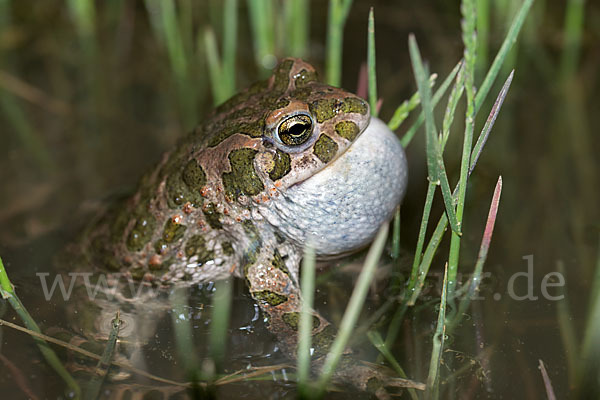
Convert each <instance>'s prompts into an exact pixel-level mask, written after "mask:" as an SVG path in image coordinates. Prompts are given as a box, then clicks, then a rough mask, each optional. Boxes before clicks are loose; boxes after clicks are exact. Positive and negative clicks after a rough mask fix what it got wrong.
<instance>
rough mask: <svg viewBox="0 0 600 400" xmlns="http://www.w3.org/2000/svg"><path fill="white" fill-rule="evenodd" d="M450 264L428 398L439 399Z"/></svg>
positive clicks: (434, 347) (435, 340)
mask: <svg viewBox="0 0 600 400" xmlns="http://www.w3.org/2000/svg"><path fill="white" fill-rule="evenodd" d="M448 284H449V282H448V265H446V268H445V270H444V283H443V289H442V297H441V299H440V311H439V313H438V320H437V327H436V329H435V333H434V335H433V340H432V341H433V349H432V351H431V359H430V362H429V375H428V376H427V392H426V397H427V398H428V399H437V398H438V397H439V395H438V393H439V374H440V366H441V364H442V353H443V352H444V337H445V335H446V323H445V321H446V301H447V296H448Z"/></svg>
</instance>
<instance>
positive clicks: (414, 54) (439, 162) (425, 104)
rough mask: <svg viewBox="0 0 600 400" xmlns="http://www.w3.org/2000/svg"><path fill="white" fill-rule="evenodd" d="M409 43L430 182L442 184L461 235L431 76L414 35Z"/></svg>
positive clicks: (448, 209)
mask: <svg viewBox="0 0 600 400" xmlns="http://www.w3.org/2000/svg"><path fill="white" fill-rule="evenodd" d="M408 43H409V51H410V59H411V62H412V65H413V71H414V74H415V80H416V81H417V85H418V87H419V96H420V97H421V107H422V108H423V112H424V115H425V133H426V135H425V138H426V141H425V143H426V147H427V169H428V171H429V177H428V179H429V181H430V182H435V183H436V185H437V184H439V185H440V187H441V190H442V195H443V198H444V204H445V205H446V213H447V214H448V219H449V221H450V226H451V227H452V230H453V231H454V232H455V233H456V234H458V235H460V224H459V222H458V220H457V218H456V214H455V212H454V204H453V201H452V194H451V192H450V185H449V183H448V177H447V175H446V168H445V167H444V160H443V159H442V153H441V151H440V144H439V140H438V135H437V132H436V131H437V129H436V127H435V120H434V116H433V105H432V103H431V89H430V88H429V84H428V82H427V76H429V73H428V71H427V68H426V67H425V66H424V65H423V62H422V60H421V54H420V52H419V48H418V46H417V41H416V39H415V37H414V35H410V36H409V39H408Z"/></svg>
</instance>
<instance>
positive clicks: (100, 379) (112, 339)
mask: <svg viewBox="0 0 600 400" xmlns="http://www.w3.org/2000/svg"><path fill="white" fill-rule="evenodd" d="M119 317H120V312H119V311H117V314H116V316H115V319H114V320H113V321H112V327H111V330H110V334H109V336H108V341H107V342H106V347H105V348H104V353H103V354H102V358H101V359H100V360H99V361H98V364H97V365H96V370H95V375H94V377H93V378H92V379H91V380H90V383H89V385H88V386H87V390H86V391H85V396H84V397H85V398H86V399H90V400H93V399H98V398H100V390H101V389H102V384H103V383H104V380H105V379H106V375H107V374H108V370H109V368H110V364H111V362H112V359H113V355H114V353H115V350H116V347H117V339H118V337H119V329H120V327H121V323H122V321H121V320H120V319H119Z"/></svg>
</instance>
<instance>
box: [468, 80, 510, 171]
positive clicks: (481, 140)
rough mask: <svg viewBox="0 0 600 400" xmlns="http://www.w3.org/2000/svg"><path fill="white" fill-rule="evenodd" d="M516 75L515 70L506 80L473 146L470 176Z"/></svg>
mask: <svg viewBox="0 0 600 400" xmlns="http://www.w3.org/2000/svg"><path fill="white" fill-rule="evenodd" d="M514 74H515V71H514V70H513V71H512V72H511V73H510V74H509V75H508V78H506V81H505V82H504V85H503V86H502V90H500V93H499V94H498V96H497V97H496V101H495V102H494V106H493V107H492V110H491V111H490V114H489V115H488V118H487V120H486V121H485V125H484V126H483V129H482V130H481V133H480V134H479V137H478V138H477V142H476V143H475V146H473V151H472V153H471V163H470V165H469V175H471V174H472V173H473V169H474V168H475V165H477V160H479V156H480V155H481V152H482V151H483V147H484V146H485V143H486V142H487V139H488V137H489V136H490V132H491V131H492V127H493V126H494V123H495V122H496V118H497V117H498V113H499V112H500V108H502V104H504V99H505V98H506V95H507V94H508V89H510V85H511V83H512V80H513V77H514Z"/></svg>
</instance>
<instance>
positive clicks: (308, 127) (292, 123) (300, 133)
mask: <svg viewBox="0 0 600 400" xmlns="http://www.w3.org/2000/svg"><path fill="white" fill-rule="evenodd" d="M312 130H313V123H312V119H311V117H310V116H309V115H306V114H297V115H293V116H291V117H288V118H286V119H284V120H283V121H281V123H280V124H279V127H277V136H278V137H279V140H280V141H281V143H283V144H284V145H286V146H299V145H301V144H304V143H306V141H307V140H308V139H309V138H310V134H311V133H312Z"/></svg>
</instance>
